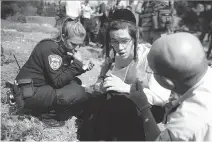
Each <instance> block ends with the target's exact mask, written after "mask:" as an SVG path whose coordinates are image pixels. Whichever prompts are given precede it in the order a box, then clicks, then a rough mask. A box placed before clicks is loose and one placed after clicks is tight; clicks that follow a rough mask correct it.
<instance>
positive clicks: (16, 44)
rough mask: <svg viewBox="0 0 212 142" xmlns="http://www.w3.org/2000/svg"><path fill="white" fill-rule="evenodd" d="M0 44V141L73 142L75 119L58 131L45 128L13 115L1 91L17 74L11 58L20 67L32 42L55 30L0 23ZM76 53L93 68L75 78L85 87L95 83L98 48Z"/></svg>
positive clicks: (85, 49) (22, 24)
mask: <svg viewBox="0 0 212 142" xmlns="http://www.w3.org/2000/svg"><path fill="white" fill-rule="evenodd" d="M1 25H2V31H1V41H2V46H3V48H4V60H3V66H1V120H2V121H1V140H4V141H25V140H27V141H28V140H29V141H77V133H76V132H77V126H76V118H75V117H72V118H71V119H69V120H67V121H66V122H65V125H64V126H62V127H58V128H49V127H46V125H44V123H43V122H41V121H40V120H39V119H38V118H36V117H32V116H29V115H23V116H18V115H13V114H12V113H11V112H13V108H12V107H11V106H9V105H8V104H7V95H6V94H7V92H8V91H9V90H8V88H5V82H6V81H13V80H14V79H15V77H16V75H17V73H18V70H19V68H18V66H17V64H16V62H15V60H14V57H13V55H16V58H17V60H18V62H19V64H20V66H21V67H22V66H23V65H24V63H25V62H26V60H27V59H28V57H29V56H30V53H31V51H32V50H33V48H34V46H35V45H36V43H37V42H38V41H40V40H42V39H44V38H49V37H51V36H52V35H54V34H55V33H56V32H57V30H56V29H55V28H53V27H46V26H45V25H37V24H27V23H12V22H8V21H6V20H2V21H1ZM80 52H81V54H82V56H83V59H84V60H88V59H91V60H92V61H93V63H94V64H95V66H94V68H93V69H92V70H91V71H89V72H86V73H85V74H83V75H81V76H79V78H81V79H82V82H83V85H84V86H87V87H89V86H90V85H92V84H93V83H95V81H96V79H97V76H98V74H99V72H100V65H101V63H102V59H99V58H98V56H99V55H100V54H101V49H96V48H92V47H83V48H81V49H80Z"/></svg>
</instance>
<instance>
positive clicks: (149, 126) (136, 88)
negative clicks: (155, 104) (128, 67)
mask: <svg viewBox="0 0 212 142" xmlns="http://www.w3.org/2000/svg"><path fill="white" fill-rule="evenodd" d="M128 97H129V99H131V100H132V101H133V102H134V103H135V104H136V106H137V111H138V114H139V116H140V118H141V120H142V121H143V127H144V133H145V137H146V139H145V140H146V141H153V140H156V138H157V137H158V136H159V135H160V129H159V127H158V126H157V123H156V121H155V119H154V117H153V115H152V112H151V110H150V107H151V105H150V104H149V103H148V100H147V97H146V95H145V94H144V92H143V87H142V83H140V82H139V81H137V82H136V84H133V85H132V86H131V92H130V95H129V96H128Z"/></svg>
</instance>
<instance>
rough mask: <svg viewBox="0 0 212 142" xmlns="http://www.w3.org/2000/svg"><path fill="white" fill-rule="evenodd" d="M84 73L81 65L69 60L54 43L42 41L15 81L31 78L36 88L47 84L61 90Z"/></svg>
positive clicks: (63, 51) (78, 62) (76, 61)
mask: <svg viewBox="0 0 212 142" xmlns="http://www.w3.org/2000/svg"><path fill="white" fill-rule="evenodd" d="M71 60H72V62H71ZM67 63H68V64H67ZM84 72H85V71H84V70H83V69H82V63H81V62H80V61H78V60H73V59H72V58H70V56H68V55H67V54H66V52H65V50H64V49H63V48H62V47H61V46H59V45H58V44H57V43H56V42H55V41H53V40H43V41H41V42H40V43H38V44H37V45H36V46H35V48H34V50H33V51H32V53H31V55H30V57H29V59H28V61H27V62H26V63H25V64H24V66H23V67H22V69H21V70H20V72H19V74H18V75H17V77H16V80H19V79H23V78H32V79H33V84H34V86H36V87H39V86H42V85H46V84H48V85H50V86H52V87H53V88H61V87H63V86H65V85H67V84H69V83H70V81H71V80H73V79H74V77H75V76H78V75H80V74H82V73H84Z"/></svg>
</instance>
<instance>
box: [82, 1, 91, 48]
mask: <svg viewBox="0 0 212 142" xmlns="http://www.w3.org/2000/svg"><path fill="white" fill-rule="evenodd" d="M81 9H82V17H81V22H82V24H83V26H84V28H85V30H86V37H85V45H86V46H87V45H89V43H90V36H91V28H90V26H91V25H90V24H91V22H90V19H91V14H92V13H93V10H92V9H91V7H90V4H89V0H85V1H84V2H83V3H82V4H81Z"/></svg>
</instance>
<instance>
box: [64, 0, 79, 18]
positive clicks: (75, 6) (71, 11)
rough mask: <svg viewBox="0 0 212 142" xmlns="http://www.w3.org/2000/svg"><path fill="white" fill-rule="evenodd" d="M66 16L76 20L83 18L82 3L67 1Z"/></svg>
mask: <svg viewBox="0 0 212 142" xmlns="http://www.w3.org/2000/svg"><path fill="white" fill-rule="evenodd" d="M66 16H67V17H70V18H71V19H73V20H75V19H78V18H80V16H81V2H80V1H66Z"/></svg>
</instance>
